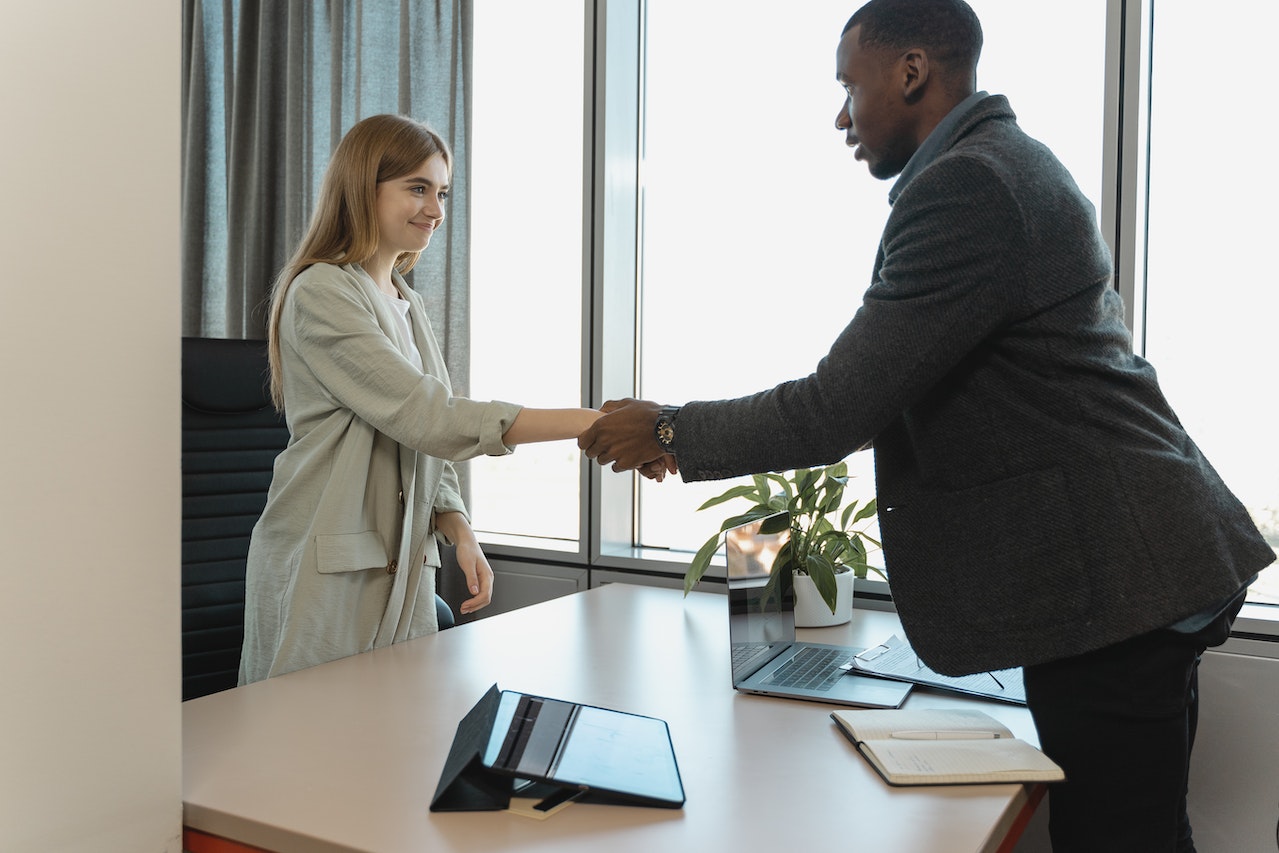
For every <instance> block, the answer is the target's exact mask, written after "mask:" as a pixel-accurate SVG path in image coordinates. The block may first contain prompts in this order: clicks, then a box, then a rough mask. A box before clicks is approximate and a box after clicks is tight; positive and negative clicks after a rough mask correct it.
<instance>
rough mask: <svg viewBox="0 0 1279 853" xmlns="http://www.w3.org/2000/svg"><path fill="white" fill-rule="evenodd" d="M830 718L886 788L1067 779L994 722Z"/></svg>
mask: <svg viewBox="0 0 1279 853" xmlns="http://www.w3.org/2000/svg"><path fill="white" fill-rule="evenodd" d="M831 718H832V719H834V720H835V722H836V723H838V724H839V728H840V730H841V731H842V732H843V733H844V734H845V735H846V736H847V737H848V739H849V740H851V741H852V742H853V743H854V744H855V745H856V746H857V751H858V752H860V753H861V754H862V755H863V756H865V758H866V760H867V761H868V762H870V765H871V766H872V767H874V768H875V770H876V771H877V772H878V773H879V775H881V776H883V777H884V781H886V782H888V783H889V784H890V785H977V784H994V783H1000V782H1060V781H1062V780H1064V779H1065V778H1066V774H1065V773H1064V772H1063V771H1062V769H1061V768H1060V767H1059V766H1057V764H1056V763H1055V762H1054V761H1053V760H1052V759H1050V758H1049V757H1048V756H1046V755H1044V754H1043V753H1042V752H1040V751H1039V749H1037V748H1036V747H1034V746H1032V745H1031V744H1029V743H1027V742H1026V741H1024V740H1018V739H1017V738H1016V737H1015V736H1014V735H1013V733H1012V732H1011V731H1010V730H1009V729H1008V728H1007V727H1006V726H1004V725H1003V724H1002V723H1000V722H999V721H998V720H996V719H995V718H994V717H992V716H990V715H989V714H987V713H985V712H983V711H976V710H966V709H931V708H929V709H921V710H870V711H835V712H833V713H832V714H831Z"/></svg>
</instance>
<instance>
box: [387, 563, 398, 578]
mask: <svg viewBox="0 0 1279 853" xmlns="http://www.w3.org/2000/svg"><path fill="white" fill-rule="evenodd" d="M399 568H400V564H399V562H398V561H396V560H392V561H391V562H389V563H387V564H386V573H387V574H388V575H393V574H395V573H396V572H397V571H398V570H399Z"/></svg>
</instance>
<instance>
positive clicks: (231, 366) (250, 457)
mask: <svg viewBox="0 0 1279 853" xmlns="http://www.w3.org/2000/svg"><path fill="white" fill-rule="evenodd" d="M268 381H269V374H268V372H267V355H266V341H240V340H222V339H216V338H183V339H182V698H183V699H184V700H185V699H193V698H195V697H197V696H204V695H206V694H209V693H216V692H217V691H219V690H226V689H228V688H231V687H234V686H235V685H236V682H237V681H238V679H239V670H240V648H241V646H243V644H244V571H245V563H246V561H247V559H248V555H249V537H250V535H251V534H252V533H253V525H254V524H256V523H257V520H258V516H260V515H261V514H262V508H263V507H265V506H266V495H267V491H268V490H269V489H270V487H271V471H272V466H273V465H274V463H275V457H276V455H278V454H279V452H280V451H281V450H283V449H284V447H285V445H286V444H288V441H289V430H288V427H286V426H285V423H284V416H283V415H281V414H279V413H278V412H276V410H275V408H274V407H273V406H272V405H271V400H270V393H269V391H268ZM435 610H436V616H437V617H438V620H439V624H440V629H441V630H443V629H445V628H450V627H452V626H453V624H454V622H455V617H454V615H453V610H452V608H450V607H449V605H448V604H447V603H446V602H445V601H444V599H443V598H441V597H440V596H439V595H437V596H436V597H435Z"/></svg>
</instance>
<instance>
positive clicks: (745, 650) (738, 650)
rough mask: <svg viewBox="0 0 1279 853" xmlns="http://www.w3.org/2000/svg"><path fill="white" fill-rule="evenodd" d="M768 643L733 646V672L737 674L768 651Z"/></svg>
mask: <svg viewBox="0 0 1279 853" xmlns="http://www.w3.org/2000/svg"><path fill="white" fill-rule="evenodd" d="M770 648H772V646H770V645H769V644H768V643H737V644H735V645H734V646H733V672H737V671H738V670H739V669H741V668H742V667H743V666H745V665H746V664H747V663H748V662H750V659H751V658H753V657H755V656H756V655H759V654H762V653H764V652H766V651H768V650H769V649H770Z"/></svg>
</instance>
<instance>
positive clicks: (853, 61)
mask: <svg viewBox="0 0 1279 853" xmlns="http://www.w3.org/2000/svg"><path fill="white" fill-rule="evenodd" d="M861 29H862V28H861V25H860V24H859V25H858V26H855V27H853V28H852V29H851V30H849V31H848V32H847V33H845V34H844V37H843V38H842V39H840V41H839V47H838V48H837V49H836V51H835V79H836V80H837V81H839V84H840V85H841V86H843V87H844V92H845V97H844V104H843V106H842V107H840V110H839V114H838V115H836V116H835V127H836V128H838V129H839V130H842V131H844V134H845V141H846V144H847V145H848V147H849V148H852V149H854V150H853V156H854V157H856V158H857V159H858V160H865V161H866V165H867V167H869V169H870V173H871V175H872V176H874V177H876V178H879V179H880V180H886V179H888V178H891V177H894V176H895V175H898V174H900V173H901V170H902V169H904V168H906V163H907V162H908V161H909V160H910V158H911V156H912V155H913V154H914V153H915V150H916V149H917V148H918V145H917V143H916V142H915V139H914V135H913V134H912V133H911V131H910V127H911V124H910V114H909V109H908V107H909V105H908V104H907V103H906V99H905V97H904V93H903V80H904V78H903V73H902V69H901V68H900V67H899V66H900V64H901V63H900V59H901V57H895V56H894V55H893V54H891V53H889V52H886V51H884V50H882V49H879V48H873V47H871V48H863V47H862V46H861V45H859V44H858V40H859V38H860V36H861Z"/></svg>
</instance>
